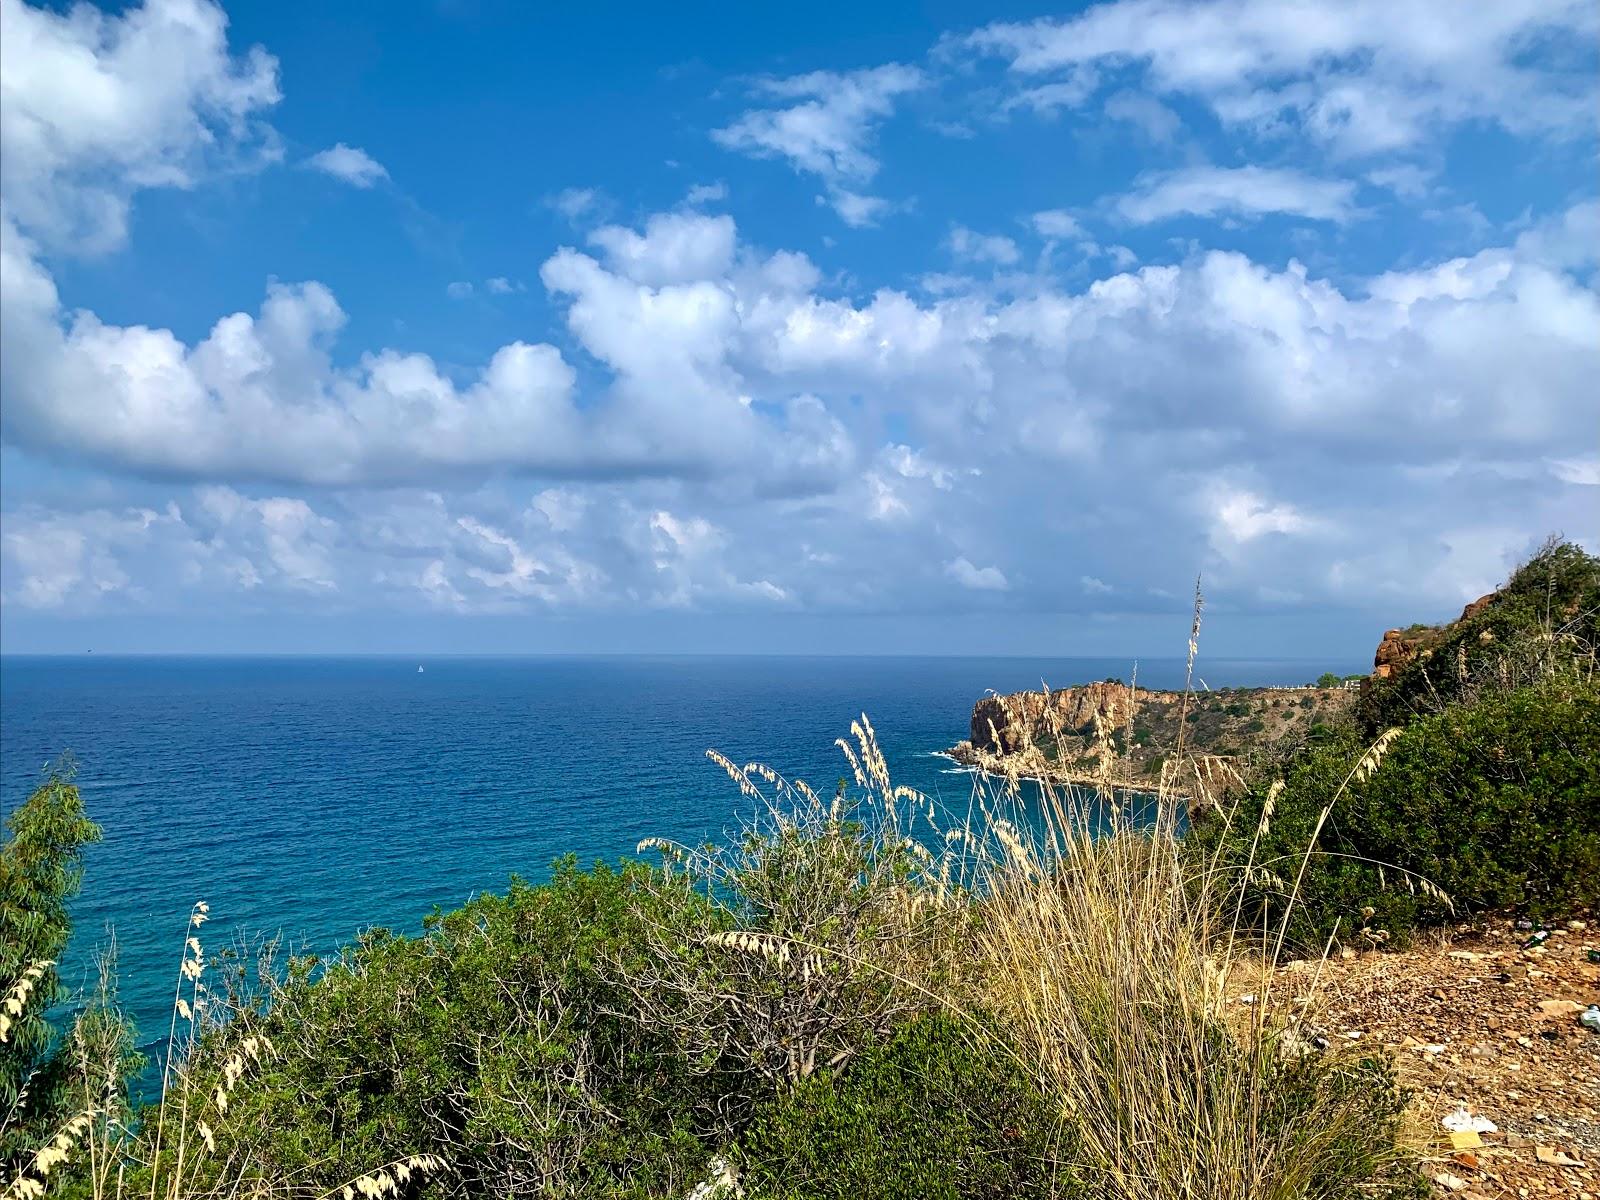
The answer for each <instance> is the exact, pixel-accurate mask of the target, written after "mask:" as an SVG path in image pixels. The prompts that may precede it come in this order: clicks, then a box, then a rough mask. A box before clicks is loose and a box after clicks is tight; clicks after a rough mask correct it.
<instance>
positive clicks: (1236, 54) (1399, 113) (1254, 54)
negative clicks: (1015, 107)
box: [965, 0, 1600, 155]
mask: <svg viewBox="0 0 1600 1200" xmlns="http://www.w3.org/2000/svg"><path fill="white" fill-rule="evenodd" d="M1597 31H1600V14H1597V13H1596V10H1595V8H1594V6H1593V5H1592V4H1589V3H1587V2H1586V0H1556V2H1554V3H1541V2H1537V0H1510V2H1508V3H1501V4H1481V5H1466V6H1460V5H1447V6H1440V5H1437V4H1432V3H1429V2H1428V0H1415V2H1412V3H1394V2H1393V0H1353V2H1352V3H1348V4H1343V5H1340V6H1339V7H1338V8H1337V9H1330V8H1328V7H1326V6H1322V5H1317V4H1312V3H1293V4H1287V5H1286V4H1283V3H1281V2H1280V0H1203V2H1201V3H1195V4H1174V3H1171V2H1170V0H1112V2H1110V3H1102V4H1098V5H1095V6H1094V7H1092V8H1090V9H1088V10H1087V11H1085V12H1083V13H1081V14H1078V15H1076V16H1072V17H1067V18H1064V19H1044V20H1039V21H1033V22H1027V23H999V24H994V25H990V26H988V27H986V28H984V29H982V30H980V31H978V32H977V33H975V34H973V35H971V36H970V37H969V38H968V39H966V42H965V45H966V46H968V47H969V48H971V49H974V50H977V51H979V52H982V53H987V54H996V55H1000V56H1002V57H1003V58H1005V59H1006V60H1007V61H1008V62H1009V64H1010V67H1011V70H1012V71H1013V72H1014V73H1015V74H1016V75H1017V76H1018V77H1019V78H1022V79H1026V80H1030V81H1033V80H1037V79H1038V78H1039V77H1041V76H1042V77H1045V78H1049V77H1052V76H1058V77H1060V79H1061V80H1062V82H1060V83H1056V84H1040V83H1037V82H1030V83H1029V84H1028V88H1027V91H1028V92H1033V93H1037V92H1038V91H1039V90H1040V88H1041V87H1051V86H1056V87H1062V88H1066V89H1069V91H1070V92H1071V95H1070V96H1068V97H1067V98H1066V99H1065V101H1064V102H1065V103H1068V104H1071V105H1072V106H1074V107H1076V106H1078V105H1081V104H1084V103H1087V102H1088V101H1089V99H1090V98H1091V97H1092V96H1094V95H1095V94H1096V92H1097V88H1098V85H1099V84H1100V83H1101V82H1102V80H1103V79H1104V78H1105V77H1113V78H1120V77H1122V72H1123V71H1124V70H1125V69H1126V68H1129V67H1131V68H1132V70H1133V72H1134V77H1135V78H1136V79H1137V81H1138V82H1139V83H1140V84H1141V85H1142V87H1143V88H1144V89H1146V90H1147V91H1148V92H1151V93H1155V94H1157V95H1177V96H1187V97H1191V98H1193V99H1195V100H1198V101H1200V102H1201V103H1203V104H1205V105H1207V106H1208V107H1209V108H1210V110H1211V111H1212V113H1213V114H1214V115H1215V116H1216V117H1217V118H1218V119H1219V120H1221V121H1222V122H1223V123H1224V124H1226V125H1228V126H1230V127H1232V128H1235V129H1242V130H1245V131H1247V132H1250V133H1256V134H1263V135H1273V134H1276V133H1278V132H1280V131H1281V130H1283V129H1284V128H1285V127H1290V128H1293V129H1294V130H1296V131H1298V132H1299V133H1301V134H1302V135H1303V136H1305V137H1307V138H1309V139H1311V140H1313V141H1315V142H1318V143H1321V144H1323V145H1327V146H1329V147H1332V148H1333V149H1335V150H1338V151H1341V152H1343V153H1347V154H1361V155H1367V154H1378V153H1386V152H1396V151H1407V150H1410V149H1412V148H1414V147H1415V146H1417V145H1418V144H1419V143H1420V142H1422V141H1423V140H1424V139H1425V138H1427V137H1429V136H1430V135H1432V134H1435V133H1437V132H1438V131H1439V130H1441V129H1445V128H1449V127H1452V126H1456V125H1460V124H1462V123H1465V122H1469V121H1485V122H1489V123H1493V124H1496V125H1499V126H1500V127H1501V128H1503V129H1506V130H1508V131H1509V132H1511V133H1514V134H1520V135H1553V136H1558V137H1559V136H1568V135H1571V134H1573V133H1576V132H1582V131H1589V130H1592V129H1593V127H1594V124H1595V111H1596V109H1595V83H1594V74H1593V69H1592V63H1591V62H1590V61H1588V59H1586V57H1585V56H1583V55H1572V56H1566V55H1557V56H1556V62H1555V64H1554V67H1553V69H1552V64H1550V63H1549V62H1546V63H1542V64H1540V65H1537V66H1536V65H1533V64H1532V63H1530V62H1529V60H1528V56H1527V51H1528V50H1529V48H1530V47H1535V46H1548V45H1553V44H1562V43H1567V44H1573V43H1576V44H1586V45H1587V44H1592V43H1593V41H1594V38H1595V35H1596V32H1597Z"/></svg>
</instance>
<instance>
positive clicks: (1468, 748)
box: [1194, 682, 1600, 949]
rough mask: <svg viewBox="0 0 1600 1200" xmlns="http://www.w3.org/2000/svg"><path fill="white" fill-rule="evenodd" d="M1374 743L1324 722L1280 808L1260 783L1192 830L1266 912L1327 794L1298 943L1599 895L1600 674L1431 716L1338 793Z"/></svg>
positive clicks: (1272, 925)
mask: <svg viewBox="0 0 1600 1200" xmlns="http://www.w3.org/2000/svg"><path fill="white" fill-rule="evenodd" d="M1366 748H1367V747H1366V744H1365V742H1364V740H1363V739H1362V737H1361V736H1360V735H1359V733H1358V732H1357V731H1355V730H1354V729H1351V728H1341V729H1332V730H1328V731H1326V732H1325V735H1324V738H1323V740H1322V741H1320V742H1318V743H1315V744H1313V745H1311V746H1309V747H1308V748H1306V749H1305V750H1304V751H1302V753H1301V755H1300V756H1299V757H1298V758H1297V759H1296V760H1295V761H1294V762H1292V763H1291V764H1290V765H1289V767H1288V769H1287V771H1286V772H1285V774H1284V776H1283V788H1282V790H1281V792H1280V794H1278V795H1277V796H1276V797H1275V799H1274V802H1273V811H1272V812H1271V814H1270V818H1269V819H1267V820H1265V821H1263V819H1262V814H1263V809H1264V806H1265V802H1266V798H1267V794H1268V791H1267V789H1266V788H1265V787H1258V788H1256V789H1255V790H1254V791H1253V792H1252V793H1251V794H1250V795H1249V796H1247V797H1246V798H1245V799H1244V800H1243V801H1241V803H1240V804H1239V806H1238V807H1237V809H1236V810H1235V811H1234V812H1233V813H1232V815H1231V818H1230V819H1229V820H1227V821H1224V820H1223V819H1221V818H1219V817H1216V816H1213V817H1211V818H1209V819H1207V820H1206V821H1203V822H1201V823H1199V824H1198V825H1197V827H1196V829H1195V834H1194V841H1195V843H1196V846H1197V847H1198V848H1199V849H1201V850H1203V851H1205V852H1206V853H1207V854H1215V855H1217V856H1219V859H1220V861H1221V862H1223V863H1224V864H1227V865H1229V866H1231V867H1232V868H1234V870H1235V871H1236V873H1237V874H1236V877H1237V878H1238V880H1239V882H1240V886H1242V887H1243V889H1244V897H1245V899H1246V902H1247V904H1248V905H1249V907H1250V911H1251V912H1253V913H1254V914H1255V916H1256V917H1257V918H1258V919H1259V920H1260V921H1261V922H1262V924H1263V925H1264V926H1265V927H1266V928H1268V929H1271V930H1276V928H1277V926H1278V923H1279V922H1280V921H1281V920H1282V917H1283V913H1284V909H1285V907H1286V905H1287V902H1288V899H1289V897H1290V895H1291V894H1292V892H1293V885H1294V879H1295V875H1296V873H1297V872H1298V871H1299V868H1300V863H1301V859H1302V856H1303V854H1304V851H1305V849H1306V847H1307V845H1308V844H1309V843H1310V841H1311V839H1312V837H1313V835H1314V833H1315V830H1316V826H1317V822H1318V818H1319V816H1320V815H1321V813H1322V812H1323V810H1324V809H1325V808H1327V807H1328V806H1329V805H1332V810H1331V812H1330V814H1329V817H1328V820H1327V822H1326V823H1325V825H1324V827H1323V829H1322V831H1321V834H1320V836H1318V838H1317V845H1316V850H1315V853H1313V854H1312V856H1311V858H1310V859H1309V861H1308V862H1307V864H1306V872H1305V878H1304V880H1303V881H1302V883H1301V887H1300V895H1299V899H1298V902H1297V904H1296V907H1295V910H1294V911H1293V912H1292V913H1291V916H1290V921H1289V925H1288V930H1289V937H1290V939H1291V941H1293V942H1295V943H1296V944H1298V945H1299V946H1301V947H1302V948H1305V949H1313V948H1315V949H1320V947H1321V945H1322V943H1323V942H1324V941H1325V940H1326V939H1327V938H1328V937H1329V936H1331V935H1333V934H1334V933H1335V930H1336V929H1337V930H1338V935H1339V937H1340V938H1341V939H1344V940H1352V939H1361V938H1366V939H1368V940H1373V941H1383V940H1387V938H1389V937H1400V936H1403V935H1404V933H1405V932H1406V931H1408V930H1410V929H1412V928H1413V927H1415V926H1416V925H1419V924H1430V923H1436V922H1439V921H1441V920H1444V919H1446V918H1447V917H1449V916H1450V915H1451V913H1452V911H1456V912H1468V911H1472V910H1482V909H1516V910H1519V911H1525V912H1527V913H1529V914H1530V915H1532V916H1534V917H1550V916H1559V915H1564V914H1567V913H1570V912H1572V911H1574V910H1576V909H1579V908H1582V907H1585V906H1590V905H1594V904H1596V903H1600V804H1596V802H1595V798H1596V797H1597V796H1600V686H1597V685H1596V684H1594V683H1586V684H1579V685H1569V684H1564V683H1559V682H1551V683H1547V684H1544V685H1541V686H1538V687H1533V688H1520V689H1515V690H1513V691H1510V692H1507V693H1504V694H1500V695H1486V696H1484V697H1483V698H1482V699H1480V700H1478V701H1477V702H1476V703H1474V704H1468V705H1456V706H1454V707H1451V708H1448V709H1446V710H1445V711H1443V712H1441V713H1438V714H1436V715H1433V716H1430V717H1424V718H1422V719H1420V720H1418V721H1415V722H1413V723H1412V724H1411V725H1410V726H1409V727H1407V728H1406V729H1405V730H1404V731H1403V732H1402V733H1400V734H1399V736H1398V737H1397V738H1396V739H1395V740H1394V741H1393V743H1392V745H1391V746H1390V747H1389V749H1388V752H1387V755H1386V757H1385V758H1384V759H1383V761H1382V764H1381V765H1380V766H1379V768H1378V770H1377V771H1376V772H1375V773H1374V774H1373V775H1372V776H1371V777H1370V778H1369V779H1366V780H1361V779H1351V780H1350V783H1349V786H1348V787H1346V788H1345V790H1344V791H1343V793H1342V794H1340V788H1341V785H1343V784H1344V782H1345V780H1346V779H1348V778H1350V776H1351V774H1352V772H1353V771H1354V769H1355V766H1356V764H1357V762H1358V761H1359V760H1360V758H1361V756H1362V754H1363V753H1364V752H1365V750H1366ZM1336 796H1337V800H1335V797H1336ZM1258 829H1260V830H1262V832H1261V836H1260V838H1259V841H1258V842H1257V841H1256V834H1257V830H1258ZM1253 842H1255V845H1254V850H1253V857H1252V843H1253ZM1429 885H1436V886H1437V887H1438V888H1440V889H1443V892H1444V893H1445V894H1446V895H1447V896H1448V898H1449V900H1448V901H1447V900H1445V899H1443V898H1441V897H1440V896H1439V895H1437V894H1435V893H1433V892H1432V891H1431V890H1430V887H1429ZM1367 910H1370V911H1367Z"/></svg>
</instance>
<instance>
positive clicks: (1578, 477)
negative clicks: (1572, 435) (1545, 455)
mask: <svg viewBox="0 0 1600 1200" xmlns="http://www.w3.org/2000/svg"><path fill="white" fill-rule="evenodd" d="M1550 473H1551V474H1552V475H1554V476H1555V477H1556V478H1557V479H1559V480H1560V481H1561V482H1562V483H1571V484H1576V485H1578V486H1579V487H1600V454H1591V455H1589V456H1588V457H1587V458H1582V457H1580V458H1556V459H1551V460H1550Z"/></svg>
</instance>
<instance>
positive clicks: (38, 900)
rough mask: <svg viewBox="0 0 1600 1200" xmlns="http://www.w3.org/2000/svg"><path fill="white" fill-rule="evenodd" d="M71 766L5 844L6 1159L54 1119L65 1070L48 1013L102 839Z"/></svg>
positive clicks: (45, 789) (17, 821)
mask: <svg viewBox="0 0 1600 1200" xmlns="http://www.w3.org/2000/svg"><path fill="white" fill-rule="evenodd" d="M73 775H74V768H73V764H72V761H71V759H70V758H65V757H64V758H62V759H61V760H59V761H58V762H56V763H54V764H52V765H51V766H50V767H48V768H46V772H45V778H44V781H43V782H42V783H41V784H40V785H39V786H38V787H37V788H36V789H34V792H33V794H32V795H31V796H29V797H28V799H27V800H26V801H24V802H23V803H22V804H21V805H20V806H19V807H18V808H17V810H16V811H15V812H14V813H12V814H11V815H10V817H8V818H7V819H6V840H5V846H4V847H3V848H0V1029H3V1030H4V1039H5V1040H4V1042H3V1043H0V1163H5V1162H7V1161H8V1159H9V1157H10V1156H11V1155H13V1154H14V1153H16V1151H17V1150H18V1149H19V1147H20V1145H21V1144H22V1143H23V1141H24V1140H25V1139H27V1138H29V1136H30V1131H33V1130H35V1127H36V1126H37V1125H38V1124H39V1123H40V1122H41V1121H46V1120H48V1119H49V1117H50V1115H51V1107H52V1106H51V1103H50V1101H51V1093H52V1092H53V1091H54V1084H55V1077H56V1075H57V1074H58V1073H59V1071H58V1064H57V1063H56V1062H55V1061H54V1059H55V1054H54V1051H55V1037H54V1034H53V1032H52V1029H51V1026H50V1023H49V1022H48V1021H47V1020H46V1019H45V1014H46V1013H47V1011H48V1010H49V1009H50V1006H51V1005H52V1004H54V1003H55V1002H56V1001H57V1000H58V999H59V998H60V995H61V980H60V977H59V975H58V974H57V973H56V967H55V963H56V960H57V959H59V958H60V957H61V952H62V950H63V949H65V948H66V944H67V940H68V938H70V937H71V935H72V920H71V918H70V916H69V915H68V913H67V901H68V900H70V899H71V898H72V897H73V896H75V895H76V894H77V892H78V888H79V886H80V885H81V884H82V882H83V851H84V847H86V846H88V845H89V844H90V843H92V842H97V841H99V840H100V827H99V826H98V825H96V824H95V823H94V822H93V821H91V820H89V818H88V817H87V816H85V815H84V811H83V799H82V797H81V796H79V794H78V788H77V786H76V785H75V784H74V783H73Z"/></svg>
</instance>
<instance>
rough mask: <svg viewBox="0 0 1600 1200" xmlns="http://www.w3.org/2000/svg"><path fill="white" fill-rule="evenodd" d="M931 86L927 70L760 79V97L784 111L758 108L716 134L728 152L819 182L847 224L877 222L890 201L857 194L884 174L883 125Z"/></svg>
mask: <svg viewBox="0 0 1600 1200" xmlns="http://www.w3.org/2000/svg"><path fill="white" fill-rule="evenodd" d="M925 82H926V80H925V78H924V76H923V74H922V72H921V71H920V70H918V69H917V68H915V67H909V66H902V65H901V64H899V63H889V64H887V65H885V66H881V67H872V68H869V69H864V70H860V71H848V72H836V71H813V72H811V73H810V74H807V75H794V76H790V77H788V78H785V79H764V80H760V81H758V82H757V84H756V89H755V90H756V91H757V93H758V94H760V95H762V96H764V97H766V98H768V99H770V100H774V101H777V102H778V105H779V106H778V107H774V108H755V109H750V110H749V111H747V112H745V113H744V114H742V115H741V116H740V117H739V118H738V119H737V120H736V121H734V122H733V123H732V124H731V125H728V126H725V127H724V128H722V129H718V130H715V131H714V132H713V133H712V135H711V136H712V139H713V140H714V141H716V142H717V144H718V145H721V146H723V147H724V148H726V149H728V150H734V151H737V152H739V153H741V154H749V155H752V156H754V157H756V158H781V159H785V160H787V161H788V162H789V164H790V165H791V166H792V167H793V168H794V169H795V170H796V171H800V172H803V173H806V174H809V175H815V176H817V177H818V178H819V179H821V180H822V181H823V183H824V184H825V185H826V186H827V188H828V196H829V199H830V202H831V203H832V204H833V206H834V208H835V210H836V211H837V212H838V213H839V215H840V217H841V218H842V219H843V220H844V221H845V223H846V224H849V225H868V224H872V223H873V222H874V221H876V220H877V219H878V217H879V216H881V215H882V213H883V212H884V211H885V202H884V201H882V200H881V199H879V198H876V197H872V196H867V195H864V194H861V193H860V192H859V191H857V190H855V189H856V188H857V187H858V186H859V185H861V184H864V183H867V182H869V181H870V180H871V179H872V177H873V176H874V175H876V174H877V172H878V160H877V159H876V158H875V157H874V156H873V153H872V144H873V141H874V139H875V137H876V134H877V128H878V125H879V123H880V122H881V121H883V120H884V119H885V118H886V117H888V116H890V115H891V114H892V113H893V112H894V108H895V104H896V101H897V100H898V99H899V98H900V97H901V96H904V95H905V94H907V93H909V92H914V91H916V90H917V89H919V88H921V87H923V86H924V84H925ZM791 101H792V103H786V102H791Z"/></svg>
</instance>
